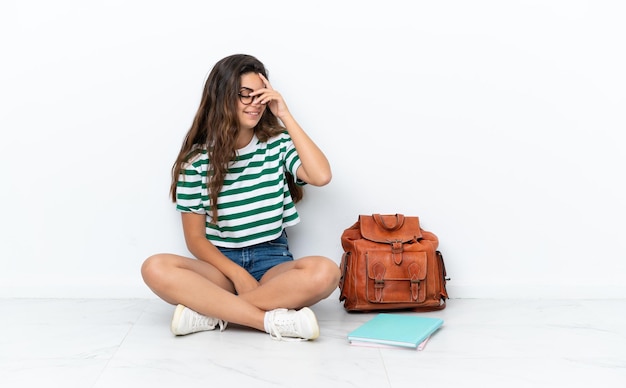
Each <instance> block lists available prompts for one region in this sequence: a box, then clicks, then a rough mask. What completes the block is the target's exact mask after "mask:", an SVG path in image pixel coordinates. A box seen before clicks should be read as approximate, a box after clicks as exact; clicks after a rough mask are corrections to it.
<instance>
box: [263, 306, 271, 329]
mask: <svg viewBox="0 0 626 388" xmlns="http://www.w3.org/2000/svg"><path fill="white" fill-rule="evenodd" d="M263 326H264V328H265V332H266V333H268V334H269V332H270V330H269V327H270V325H269V311H266V312H265V316H264V317H263Z"/></svg>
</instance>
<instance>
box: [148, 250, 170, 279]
mask: <svg viewBox="0 0 626 388" xmlns="http://www.w3.org/2000/svg"><path fill="white" fill-rule="evenodd" d="M170 265H171V259H170V257H169V255H167V254H156V255H152V256H150V257H148V258H147V259H146V260H145V261H144V262H143V264H142V265H141V276H142V277H143V279H144V281H145V282H146V283H148V284H152V283H155V282H158V281H159V280H162V278H163V277H164V275H165V274H166V273H167V268H168V267H169V266H170Z"/></svg>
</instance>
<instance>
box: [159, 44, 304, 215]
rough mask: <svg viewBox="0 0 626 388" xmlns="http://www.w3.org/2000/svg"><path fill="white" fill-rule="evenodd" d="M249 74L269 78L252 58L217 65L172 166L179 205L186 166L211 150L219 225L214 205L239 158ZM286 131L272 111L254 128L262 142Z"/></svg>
mask: <svg viewBox="0 0 626 388" xmlns="http://www.w3.org/2000/svg"><path fill="white" fill-rule="evenodd" d="M247 73H261V74H263V76H265V77H266V78H267V79H269V77H268V74H267V70H266V69H265V66H264V65H263V63H261V61H259V60H258V59H256V58H255V57H253V56H251V55H245V54H235V55H231V56H228V57H226V58H224V59H222V60H220V61H219V62H217V63H216V64H215V66H214V67H213V69H212V70H211V73H210V74H209V77H208V78H207V81H206V83H205V85H204V91H203V92H202V99H201V101H200V107H199V108H198V111H197V112H196V116H195V117H194V119H193V123H192V124H191V128H190V129H189V131H188V132H187V135H186V136H185V139H184V141H183V144H182V146H181V147H180V151H179V153H178V157H177V158H176V161H175V162H174V165H173V166H172V183H171V185H170V196H171V199H172V201H173V202H176V186H177V183H178V178H179V176H180V173H181V172H182V170H183V169H184V165H185V164H186V163H187V161H188V160H189V159H190V158H192V157H193V156H195V155H196V154H197V153H198V152H200V150H202V149H206V150H207V151H208V156H209V166H210V167H209V171H208V175H207V179H208V189H209V198H210V203H211V215H212V222H213V223H217V206H215V204H217V197H218V195H219V193H220V191H221V189H222V186H223V184H224V177H225V176H226V174H227V173H228V169H229V167H230V164H231V163H232V162H233V161H234V160H235V158H236V156H237V147H236V140H237V135H238V134H239V122H238V119H237V110H236V109H237V99H238V96H237V93H238V92H239V90H240V88H241V76H242V75H244V74H247ZM284 130H285V128H284V127H283V126H282V125H281V124H280V122H279V121H278V118H277V117H276V116H274V114H273V113H272V112H271V111H270V109H265V111H264V112H263V116H261V120H259V123H258V124H257V125H256V127H255V128H254V132H255V134H256V135H257V137H258V138H259V140H260V141H262V142H265V141H267V140H268V139H269V138H270V137H273V136H276V135H278V134H280V133H281V132H283V131H284ZM285 174H286V179H287V183H288V185H289V191H290V193H291V197H292V199H293V201H294V202H298V201H300V200H301V199H302V196H303V190H302V187H301V186H299V185H296V184H295V182H294V177H293V176H292V175H291V174H290V173H289V172H287V171H286V170H285Z"/></svg>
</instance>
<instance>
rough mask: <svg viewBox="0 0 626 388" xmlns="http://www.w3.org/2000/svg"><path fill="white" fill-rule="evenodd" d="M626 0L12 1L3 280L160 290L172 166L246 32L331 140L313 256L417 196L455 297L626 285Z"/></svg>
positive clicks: (594, 290)
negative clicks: (152, 267) (217, 70)
mask: <svg viewBox="0 0 626 388" xmlns="http://www.w3.org/2000/svg"><path fill="white" fill-rule="evenodd" d="M624 11H626V6H624V5H623V2H621V1H617V0H616V1H604V0H599V1H582V0H570V1H495V0H494V1H485V0H479V1H393V0H390V1H337V0H321V1H320V0H316V1H310V2H299V1H264V2H258V1H247V0H240V1H219V2H218V1H178V2H173V1H154V0H151V1H148V0H145V1H119V0H115V1H110V0H109V1H97V2H96V1H69V0H64V1H45V0H20V1H17V0H15V1H3V2H2V3H1V5H0V29H1V30H0V39H1V51H2V59H1V60H0V83H1V85H0V158H1V159H0V177H1V179H2V190H0V203H2V207H3V210H2V213H1V215H0V296H3V297H152V296H153V294H152V293H151V292H150V291H149V290H148V289H147V287H146V286H145V285H144V284H143V281H142V280H141V276H140V272H139V268H140V266H141V263H142V262H143V260H144V259H145V258H146V257H148V256H149V255H151V254H153V253H157V252H175V253H181V254H187V251H186V249H185V245H184V242H183V238H182V230H181V226H180V218H179V215H178V213H177V212H176V211H175V209H174V205H173V204H172V203H171V202H170V201H169V198H168V189H169V179H170V175H169V174H170V167H171V165H172V162H173V160H174V158H175V157H176V154H177V152H178V149H179V147H180V144H181V142H182V139H183V136H184V135H185V133H186V131H187V130H188V128H189V126H190V124H191V120H192V118H193V115H194V113H195V111H196V109H197V106H198V103H199V101H200V93H201V90H202V87H203V84H204V81H205V79H206V76H207V74H208V72H209V71H210V69H211V67H212V66H213V64H214V63H215V62H216V61H218V60H219V59H221V58H223V57H224V56H227V55H230V54H234V53H247V54H252V55H255V56H256V57H258V58H259V59H260V60H261V61H263V62H264V63H265V65H266V66H267V68H268V70H269V75H270V81H271V82H272V84H273V86H274V87H275V88H276V89H278V90H279V91H280V92H281V93H282V94H283V96H284V97H285V99H286V101H287V103H288V105H289V107H290V109H291V111H292V113H293V114H294V115H295V117H296V119H297V120H298V121H299V122H300V124H301V125H302V126H303V127H304V128H305V129H306V130H307V131H308V133H309V134H310V136H311V137H312V138H313V139H314V140H315V141H316V142H317V143H318V145H319V146H320V147H321V148H322V149H323V150H324V151H325V152H326V154H327V156H328V157H329V159H330V160H331V163H332V166H333V173H334V177H333V181H332V182H331V183H330V184H329V185H328V186H326V187H323V188H315V187H307V189H306V192H305V196H306V198H305V200H304V201H303V202H302V203H301V204H300V205H299V207H298V209H299V211H300V214H301V217H302V219H303V222H302V223H301V224H300V225H298V226H296V227H294V228H291V229H290V237H291V245H292V250H293V251H294V253H295V254H296V255H299V256H300V255H308V254H322V255H326V256H328V257H331V258H332V259H333V260H335V261H337V263H339V260H340V256H341V253H342V251H341V246H340V235H341V232H342V231H343V229H345V228H347V227H349V226H350V225H352V224H353V223H354V222H355V221H356V219H357V216H358V214H361V213H364V214H369V213H374V212H380V213H404V214H406V215H417V216H419V217H420V219H421V222H422V226H423V227H424V229H426V230H429V231H432V232H434V233H435V234H437V235H438V237H439V239H440V249H441V251H442V252H443V253H444V256H445V259H446V264H447V269H448V274H449V276H450V277H451V278H452V280H451V281H450V282H449V288H448V290H449V292H450V296H451V297H453V298H474V297H519V298H524V297H564V298H568V297H577V298H613V297H622V298H623V297H626V285H625V283H624V276H625V275H626V260H625V259H626V248H624V242H623V235H624V232H625V228H624V219H626V207H625V200H624V196H625V194H626V188H625V187H624V174H623V171H624V167H623V166H624V165H625V164H626V163H625V162H626V157H625V156H624V151H623V140H622V137H623V136H622V133H623V132H624V129H626V118H625V116H624V107H625V106H626V104H625V103H626V92H625V90H626V72H625V71H624V69H626V50H625V48H626V44H625V43H626V42H625V40H626V39H625V37H626V24H625V23H624V17H625V16H626V15H625V12H624Z"/></svg>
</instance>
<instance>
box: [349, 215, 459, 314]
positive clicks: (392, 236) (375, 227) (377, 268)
mask: <svg viewBox="0 0 626 388" xmlns="http://www.w3.org/2000/svg"><path fill="white" fill-rule="evenodd" d="M341 245H342V247H343V250H344V253H343V256H342V258H341V273H342V276H341V280H340V283H339V289H340V291H341V292H340V295H339V301H343V302H344V308H345V309H346V310H347V311H351V312H353V311H377V310H379V311H384V310H400V309H406V310H414V311H432V310H441V309H444V308H445V307H446V299H447V298H448V293H447V291H446V281H447V280H448V279H447V278H446V276H447V275H446V269H445V266H444V263H443V255H442V254H441V252H439V251H438V250H437V248H438V245H439V240H438V239H437V236H435V235H434V234H433V233H431V232H427V231H425V230H423V229H422V228H421V227H420V224H419V218H418V217H405V216H404V215H403V214H395V215H380V214H373V215H360V216H359V219H358V221H357V222H356V223H355V224H354V225H352V226H351V227H349V228H348V229H346V230H344V232H343V234H342V235H341Z"/></svg>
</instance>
